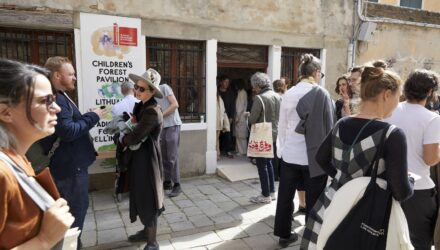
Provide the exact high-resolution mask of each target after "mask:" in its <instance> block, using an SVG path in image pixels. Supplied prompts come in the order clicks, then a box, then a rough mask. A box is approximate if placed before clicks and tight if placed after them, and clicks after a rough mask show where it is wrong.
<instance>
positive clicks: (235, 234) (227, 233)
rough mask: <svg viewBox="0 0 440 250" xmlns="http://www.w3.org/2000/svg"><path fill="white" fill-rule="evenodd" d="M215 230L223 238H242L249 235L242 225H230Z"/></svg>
mask: <svg viewBox="0 0 440 250" xmlns="http://www.w3.org/2000/svg"><path fill="white" fill-rule="evenodd" d="M215 232H216V233H217V235H218V236H219V237H220V238H221V239H222V240H232V239H241V238H244V237H247V236H248V234H247V233H246V232H245V231H244V230H243V229H242V228H241V227H230V228H225V229H221V230H216V231H215Z"/></svg>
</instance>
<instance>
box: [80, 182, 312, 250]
mask: <svg viewBox="0 0 440 250" xmlns="http://www.w3.org/2000/svg"><path fill="white" fill-rule="evenodd" d="M276 184H278V183H276ZM182 189H183V193H182V194H181V195H179V196H178V197H175V198H166V199H165V209H166V210H165V212H164V213H163V214H162V215H161V216H160V217H159V221H158V224H159V225H158V241H159V244H160V249H161V250H169V249H228V250H229V249H240V250H244V249H279V246H278V244H277V243H278V237H275V236H274V235H273V224H274V216H275V208H276V201H273V202H272V203H270V204H261V205H256V204H252V203H250V202H249V198H250V197H252V196H256V195H258V194H259V192H260V190H261V188H260V183H259V182H258V180H256V179H253V180H246V181H239V182H234V183H231V182H228V181H226V180H223V179H221V178H219V177H216V176H204V177H200V178H191V179H183V180H182ZM297 204H298V203H297V202H296V201H295V205H296V206H297ZM303 224H304V216H303V215H296V216H295V217H294V222H293V229H294V230H295V231H297V232H299V231H300V230H301V229H302V228H303V226H301V225H303ZM142 228H143V226H142V224H141V223H140V221H139V220H138V221H136V222H135V223H130V219H129V204H128V197H123V199H122V201H121V202H115V199H114V198H113V190H110V189H108V190H100V191H96V192H92V193H91V194H90V207H89V211H88V213H87V217H86V222H85V225H84V232H83V235H82V242H83V246H84V248H85V249H88V250H95V249H118V250H126V249H127V250H135V249H143V247H144V245H145V243H143V244H141V243H130V242H128V241H127V238H128V235H131V234H133V233H135V232H137V231H138V230H141V229H142ZM298 245H299V241H297V242H295V243H293V244H291V245H290V246H289V247H288V248H286V249H299V246H298Z"/></svg>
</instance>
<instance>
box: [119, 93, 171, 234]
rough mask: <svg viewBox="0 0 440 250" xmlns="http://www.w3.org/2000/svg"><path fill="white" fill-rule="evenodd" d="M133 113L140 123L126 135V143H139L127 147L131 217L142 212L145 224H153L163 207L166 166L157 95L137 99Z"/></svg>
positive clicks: (161, 117)
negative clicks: (163, 156) (161, 144)
mask: <svg viewBox="0 0 440 250" xmlns="http://www.w3.org/2000/svg"><path fill="white" fill-rule="evenodd" d="M133 111H134V115H135V116H136V118H137V121H138V124H137V125H136V127H135V128H134V130H133V132H132V133H130V134H127V135H125V137H124V144H126V145H136V144H138V143H139V142H141V141H142V139H143V138H145V137H146V136H148V138H147V139H146V140H145V141H144V142H142V144H141V146H140V148H139V149H137V150H130V149H127V150H128V152H126V155H127V158H126V159H127V166H128V173H129V176H130V177H129V178H130V220H131V222H134V221H136V216H139V218H140V220H141V222H142V224H144V225H145V226H149V225H151V223H153V221H154V220H155V218H156V216H157V215H159V214H160V212H161V211H162V210H163V198H164V192H163V182H162V176H163V166H162V155H161V152H160V145H159V138H160V133H161V131H162V123H163V116H162V112H161V111H160V108H159V107H158V106H157V103H156V101H154V98H152V99H150V100H149V101H147V102H146V103H142V102H140V103H137V104H136V105H135V107H134V110H133Z"/></svg>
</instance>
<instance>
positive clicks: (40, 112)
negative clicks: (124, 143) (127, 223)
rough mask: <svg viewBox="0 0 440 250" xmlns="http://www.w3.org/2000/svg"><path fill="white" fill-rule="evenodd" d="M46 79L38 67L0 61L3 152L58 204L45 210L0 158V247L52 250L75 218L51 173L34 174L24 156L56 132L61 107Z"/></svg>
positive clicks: (0, 143)
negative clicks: (44, 138) (60, 194)
mask: <svg viewBox="0 0 440 250" xmlns="http://www.w3.org/2000/svg"><path fill="white" fill-rule="evenodd" d="M48 76H49V72H48V71H47V70H46V69H43V68H41V67H39V66H36V65H25V64H22V63H19V62H16V61H12V60H8V59H3V58H1V59H0V148H1V149H0V152H2V154H4V155H3V157H8V158H10V160H11V161H13V162H14V163H15V164H16V165H17V167H19V168H20V169H21V170H22V171H23V173H24V174H25V175H26V176H27V177H30V178H32V177H33V178H35V180H36V181H37V182H38V183H39V184H41V185H42V186H43V189H44V191H45V192H46V194H48V195H49V196H50V197H52V198H53V199H54V200H56V201H55V202H54V204H53V205H51V207H50V208H49V209H48V210H46V211H42V210H41V209H40V207H39V206H37V204H36V203H35V202H34V200H33V198H32V197H31V196H30V195H29V194H28V193H27V191H25V189H23V187H22V186H21V184H20V181H19V179H18V178H17V177H16V175H15V174H14V172H13V170H12V169H11V166H8V164H7V163H6V162H4V161H3V160H1V161H0V190H1V192H0V204H1V205H0V206H1V209H0V249H51V248H52V247H54V246H55V245H56V244H57V243H58V242H59V241H60V240H62V239H63V237H64V235H65V233H66V232H67V230H68V229H69V227H70V226H71V225H72V223H73V221H74V220H75V219H74V218H73V216H72V214H70V213H69V206H68V205H67V202H66V200H64V199H63V198H59V193H58V191H57V189H56V186H55V183H54V182H53V179H52V177H51V176H50V174H49V169H48V168H45V169H44V170H43V171H42V172H41V173H40V174H38V175H36V173H35V172H34V169H33V168H32V166H31V165H30V163H29V161H28V160H27V159H26V156H25V153H26V151H27V150H28V149H29V147H30V146H31V145H32V144H33V143H35V142H36V141H37V140H39V139H41V138H43V137H46V136H48V135H51V134H53V133H54V132H55V124H56V123H57V117H56V114H57V113H58V112H60V110H61V109H60V107H59V106H58V105H57V104H56V103H55V96H54V94H53V93H52V88H51V85H50V82H49V79H48V78H47V77H48ZM3 157H2V158H3ZM43 183H44V184H45V185H43Z"/></svg>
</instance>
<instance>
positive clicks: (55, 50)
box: [0, 27, 74, 65]
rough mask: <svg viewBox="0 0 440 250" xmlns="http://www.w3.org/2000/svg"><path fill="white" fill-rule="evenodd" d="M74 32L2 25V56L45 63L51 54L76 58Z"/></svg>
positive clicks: (0, 37) (0, 55)
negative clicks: (5, 26)
mask: <svg viewBox="0 0 440 250" xmlns="http://www.w3.org/2000/svg"><path fill="white" fill-rule="evenodd" d="M73 55H74V52H73V32H70V31H42V30H27V29H19V28H4V27H0V57H5V58H9V59H14V60H17V61H21V62H26V63H33V64H38V65H43V64H44V63H45V62H46V59H47V58H49V57H51V56H65V57H68V58H69V59H70V60H72V61H73V60H74V56H73Z"/></svg>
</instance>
